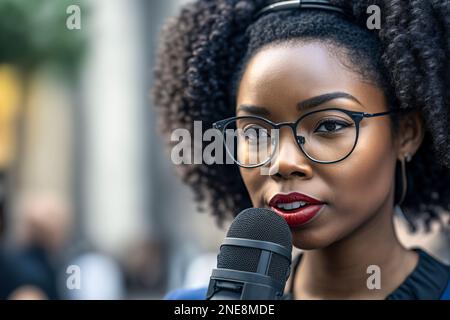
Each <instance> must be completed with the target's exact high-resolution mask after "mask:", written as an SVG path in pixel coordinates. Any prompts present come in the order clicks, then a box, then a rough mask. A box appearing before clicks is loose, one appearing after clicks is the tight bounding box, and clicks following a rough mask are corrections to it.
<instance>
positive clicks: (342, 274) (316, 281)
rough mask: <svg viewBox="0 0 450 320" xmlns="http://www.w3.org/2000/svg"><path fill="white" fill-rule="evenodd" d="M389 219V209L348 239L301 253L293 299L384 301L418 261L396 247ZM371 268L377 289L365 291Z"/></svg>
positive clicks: (403, 249)
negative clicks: (375, 274) (377, 272)
mask: <svg viewBox="0 0 450 320" xmlns="http://www.w3.org/2000/svg"><path fill="white" fill-rule="evenodd" d="M392 217H393V209H392V208H391V209H390V210H389V209H388V210H382V211H381V212H379V213H378V214H375V215H374V216H373V217H372V218H371V220H370V221H367V222H366V223H365V224H363V225H362V226H361V227H360V228H359V229H358V230H356V231H355V232H353V233H352V234H351V235H349V236H348V237H346V238H344V239H342V240H340V241H338V242H336V243H334V244H332V245H331V246H328V247H326V248H323V249H317V250H310V251H305V252H304V255H303V258H302V262H301V264H300V266H299V270H298V275H299V276H297V277H296V279H295V280H296V283H295V290H294V292H295V296H296V297H298V298H300V299H303V298H308V299H309V298H312V299H314V298H327V299H328V298H329V299H339V298H341V299H349V298H350V299H356V298H364V299H378V298H379V299H384V298H385V297H386V296H387V295H388V294H389V293H390V292H392V291H393V290H395V289H396V288H397V287H398V286H399V285H400V284H401V283H402V282H403V281H404V280H405V278H406V277H407V276H408V275H409V274H410V273H411V272H412V271H413V269H414V267H415V266H416V264H417V261H418V256H417V254H416V253H415V252H412V251H409V250H407V249H405V248H404V247H403V246H402V245H401V244H400V242H399V240H398V238H397V236H396V233H395V229H394V224H393V219H392ZM371 265H376V266H378V267H379V268H380V269H379V270H380V276H381V289H374V290H369V289H368V286H367V279H368V278H369V277H370V276H371V274H372V273H373V271H370V272H369V273H368V267H369V266H371Z"/></svg>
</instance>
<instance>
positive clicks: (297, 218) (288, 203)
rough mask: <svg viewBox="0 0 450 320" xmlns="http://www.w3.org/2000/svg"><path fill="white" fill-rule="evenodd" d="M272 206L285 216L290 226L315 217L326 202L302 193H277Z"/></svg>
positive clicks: (270, 202)
mask: <svg viewBox="0 0 450 320" xmlns="http://www.w3.org/2000/svg"><path fill="white" fill-rule="evenodd" d="M269 206H270V208H271V209H272V210H273V211H275V212H276V213H277V214H279V215H280V216H281V217H283V218H284V219H285V220H286V222H287V223H288V225H289V226H291V227H297V226H300V225H303V224H305V223H307V222H309V221H311V220H312V219H313V218H315V217H316V216H317V215H318V214H319V213H320V212H321V211H322V208H323V207H324V206H325V203H324V202H322V201H320V200H317V199H315V198H312V197H310V196H307V195H305V194H302V193H298V192H292V193H289V194H280V193H279V194H276V195H275V196H274V197H273V198H272V199H271V200H270V201H269Z"/></svg>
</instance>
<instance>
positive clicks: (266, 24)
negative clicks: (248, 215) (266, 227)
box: [153, 0, 450, 231]
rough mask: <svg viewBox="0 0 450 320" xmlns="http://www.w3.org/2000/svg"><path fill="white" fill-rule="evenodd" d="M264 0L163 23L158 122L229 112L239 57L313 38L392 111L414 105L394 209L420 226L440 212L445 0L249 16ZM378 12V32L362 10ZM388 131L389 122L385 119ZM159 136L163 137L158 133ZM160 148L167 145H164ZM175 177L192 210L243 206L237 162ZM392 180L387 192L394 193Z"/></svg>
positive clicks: (444, 175) (188, 9) (445, 157)
mask: <svg viewBox="0 0 450 320" xmlns="http://www.w3.org/2000/svg"><path fill="white" fill-rule="evenodd" d="M273 2H276V1H266V0H255V1H253V0H251V1H250V0H197V1H195V2H193V3H189V4H187V5H185V6H184V7H183V8H182V10H181V13H180V14H179V15H178V16H177V17H174V18H172V19H171V20H169V21H168V22H167V23H166V25H165V26H164V29H163V31H162V34H161V41H160V47H159V51H158V60H157V64H156V68H155V74H154V76H155V83H154V87H153V97H154V102H155V105H156V107H157V109H158V110H159V113H160V123H159V125H160V128H161V130H162V132H163V134H164V135H166V136H167V137H169V136H170V134H171V132H172V131H173V130H174V129H177V128H187V129H188V130H191V132H192V131H193V126H194V121H202V124H203V127H204V128H205V127H211V125H212V123H213V122H215V121H217V120H221V119H223V118H226V117H230V116H234V113H235V108H234V106H235V99H236V88H237V85H238V83H239V80H240V77H241V75H242V72H243V70H244V69H245V66H246V64H247V62H248V61H249V59H250V58H251V57H252V56H253V55H254V54H255V53H256V52H257V50H259V49H261V48H262V47H263V46H267V45H271V44H276V43H282V42H292V41H296V40H300V41H320V42H322V43H324V44H326V45H331V46H334V50H333V52H336V54H338V55H339V54H344V55H345V56H346V58H347V61H349V62H350V65H349V66H348V67H349V68H351V69H352V70H354V71H355V72H357V73H358V74H359V75H360V76H361V79H363V80H364V81H368V82H370V83H375V84H377V85H378V86H379V87H381V88H382V89H383V90H384V92H385V95H386V97H387V101H388V102H389V107H390V108H392V109H395V108H400V109H402V110H409V109H417V110H420V113H421V114H422V116H423V119H424V123H425V127H426V133H425V137H424V140H423V143H422V145H421V146H420V148H419V150H418V152H417V153H416V155H415V156H414V157H413V160H412V161H411V162H410V163H408V193H407V195H406V198H405V199H404V202H403V204H402V209H403V211H404V212H405V214H407V216H408V217H411V219H410V222H411V227H412V229H413V231H414V229H415V225H416V224H415V222H417V221H424V222H425V226H426V227H427V228H429V225H430V223H431V222H432V221H436V220H439V221H440V216H441V214H443V213H448V211H449V210H450V186H449V184H450V170H449V168H450V130H449V124H450V123H449V122H450V90H449V88H450V81H449V77H450V64H449V52H450V50H449V49H450V48H449V47H450V2H449V1H447V0H429V1H423V0H384V1H383V0H331V1H330V2H332V3H334V4H337V5H340V6H341V7H343V8H345V9H346V10H347V11H348V13H349V14H350V18H348V17H345V16H344V15H342V14H339V13H335V12H330V11H324V10H314V9H308V10H285V11H279V12H273V13H269V14H266V15H264V16H262V17H261V18H259V19H256V20H255V18H254V16H255V14H256V12H258V11H259V10H260V9H261V8H263V7H264V6H266V5H268V4H270V3H273ZM370 5H377V6H379V8H380V9H381V18H382V19H381V28H380V29H379V30H377V29H375V30H369V29H368V28H367V26H366V21H367V18H368V17H369V14H368V13H367V8H368V7H369V6H370ZM392 117H393V118H392V120H393V121H392V124H393V128H394V132H395V130H397V129H398V119H396V116H395V115H394V116H392ZM167 140H169V139H167ZM169 145H170V142H169ZM179 172H180V174H181V177H182V179H183V181H184V182H185V183H187V184H188V185H190V186H191V187H192V189H193V191H194V194H195V199H196V200H197V202H198V203H199V208H200V210H201V211H204V210H205V209H208V208H209V209H211V212H212V213H213V214H214V215H216V217H217V218H218V219H217V221H218V222H219V225H222V222H223V219H224V218H225V217H227V216H228V217H233V216H234V215H236V214H237V213H239V212H240V211H241V210H243V209H244V208H248V207H250V206H251V202H250V197H249V195H248V192H247V190H246V188H245V186H244V183H243V181H242V178H241V176H240V174H239V169H238V167H237V166H232V165H219V164H213V165H206V164H192V165H183V166H181V167H180V168H179ZM398 185H399V184H398V183H397V182H396V188H397V190H398Z"/></svg>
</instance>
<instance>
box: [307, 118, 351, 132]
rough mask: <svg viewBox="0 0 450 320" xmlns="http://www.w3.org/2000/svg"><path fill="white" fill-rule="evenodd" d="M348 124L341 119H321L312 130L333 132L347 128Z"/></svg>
mask: <svg viewBox="0 0 450 320" xmlns="http://www.w3.org/2000/svg"><path fill="white" fill-rule="evenodd" d="M348 126H349V124H347V123H345V122H342V121H337V120H326V121H323V122H322V123H321V124H320V125H319V126H318V127H317V129H316V130H315V131H314V132H323V133H333V132H336V131H339V130H342V129H344V128H347V127H348Z"/></svg>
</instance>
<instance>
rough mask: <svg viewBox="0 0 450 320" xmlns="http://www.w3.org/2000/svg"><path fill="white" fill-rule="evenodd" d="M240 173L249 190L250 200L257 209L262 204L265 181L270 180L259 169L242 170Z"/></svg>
mask: <svg viewBox="0 0 450 320" xmlns="http://www.w3.org/2000/svg"><path fill="white" fill-rule="evenodd" d="M239 171H240V173H241V176H242V180H243V181H244V184H245V187H246V188H247V191H248V193H249V195H250V200H251V201H252V204H253V205H254V206H257V207H258V206H261V203H260V202H261V197H262V192H263V188H262V185H263V183H264V181H265V179H267V178H268V176H264V175H261V174H260V170H259V168H255V169H245V168H240V169H239Z"/></svg>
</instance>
